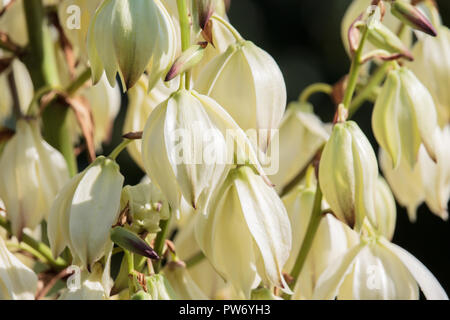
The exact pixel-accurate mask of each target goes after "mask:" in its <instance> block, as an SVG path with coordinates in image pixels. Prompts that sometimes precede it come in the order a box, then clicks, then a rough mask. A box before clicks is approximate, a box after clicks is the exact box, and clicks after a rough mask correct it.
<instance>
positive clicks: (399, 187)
mask: <svg viewBox="0 0 450 320" xmlns="http://www.w3.org/2000/svg"><path fill="white" fill-rule="evenodd" d="M379 163H380V167H381V170H382V171H383V174H384V177H385V178H386V180H387V182H388V183H389V186H390V187H391V189H392V192H393V193H394V195H395V198H396V199H397V201H398V202H399V204H400V205H402V206H403V207H406V209H407V212H408V216H409V220H410V221H411V222H415V221H416V219H417V207H418V206H419V205H420V204H421V203H422V202H423V201H424V200H425V191H424V188H423V183H422V176H421V171H420V166H419V165H417V166H415V167H414V169H411V168H410V166H409V165H408V164H407V163H406V161H405V160H404V159H403V158H402V159H401V160H400V164H399V165H398V167H397V168H394V166H393V164H392V160H391V158H390V157H389V154H388V153H387V152H386V151H384V150H383V149H380V153H379Z"/></svg>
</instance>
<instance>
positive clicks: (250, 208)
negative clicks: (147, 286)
mask: <svg viewBox="0 0 450 320" xmlns="http://www.w3.org/2000/svg"><path fill="white" fill-rule="evenodd" d="M236 235H238V236H236ZM196 238H197V242H198V244H199V246H200V248H201V249H202V251H203V253H204V254H205V256H206V257H207V258H208V259H209V261H210V262H211V264H212V265H213V266H214V268H215V269H216V270H217V272H218V273H219V274H220V275H221V276H222V277H223V278H224V279H225V280H226V281H227V282H229V283H230V284H231V285H232V286H233V287H234V289H235V291H236V292H237V293H238V294H239V296H241V297H243V298H246V299H248V298H250V295H251V291H252V289H254V288H255V287H256V285H257V284H258V283H259V279H261V281H263V283H264V284H265V285H267V286H268V287H270V286H276V287H278V288H280V289H282V290H283V291H285V292H286V293H290V289H289V287H288V285H287V284H286V282H285V279H284V277H283V275H282V270H283V267H284V265H285V263H286V261H287V259H288V257H289V253H290V250H291V226H290V223H289V217H288V215H287V212H286V209H285V208H284V205H283V202H282V201H281V200H280V198H279V197H278V195H277V194H276V192H275V190H274V189H273V188H271V187H269V186H268V185H267V184H266V183H265V182H264V180H263V178H262V177H260V176H259V175H256V174H255V173H254V172H253V170H252V169H251V168H249V167H247V166H243V167H240V168H237V169H235V170H233V171H231V172H230V174H229V176H228V177H227V179H226V181H225V182H224V184H223V185H222V187H221V188H220V190H219V191H218V192H217V196H216V197H215V198H214V200H213V201H212V203H211V206H210V210H208V213H207V215H199V218H198V221H197V226H196Z"/></svg>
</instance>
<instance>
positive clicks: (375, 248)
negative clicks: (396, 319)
mask: <svg viewBox="0 0 450 320" xmlns="http://www.w3.org/2000/svg"><path fill="white" fill-rule="evenodd" d="M419 286H420V289H421V290H422V292H423V293H424V295H425V297H426V298H427V299H429V300H448V297H447V295H446V293H445V291H444V289H442V287H441V285H440V284H439V282H438V281H437V280H436V278H435V277H434V276H433V275H432V274H431V272H430V271H429V270H428V269H427V268H426V267H425V266H424V265H423V264H422V263H421V262H420V261H419V260H417V259H416V258H415V257H414V256H413V255H411V254H410V253H409V252H407V251H406V250H404V249H402V248H400V247H398V246H396V245H395V244H392V243H390V242H389V241H387V240H386V239H385V238H383V237H378V238H369V239H364V238H363V239H361V242H360V243H359V244H356V245H354V246H353V247H351V248H349V249H348V250H347V251H346V252H345V253H344V254H342V255H341V256H340V257H338V258H337V259H335V260H334V262H333V263H332V264H330V266H329V267H328V268H327V269H326V270H325V271H324V272H323V273H322V275H321V276H320V278H319V280H318V281H317V286H316V289H315V291H314V295H313V299H334V298H335V297H336V296H338V299H342V300H349V299H351V300H417V299H419V290H418V287H419Z"/></svg>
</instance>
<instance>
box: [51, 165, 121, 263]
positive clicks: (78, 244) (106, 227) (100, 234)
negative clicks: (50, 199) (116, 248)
mask: <svg viewBox="0 0 450 320" xmlns="http://www.w3.org/2000/svg"><path fill="white" fill-rule="evenodd" d="M123 180H124V178H123V176H122V175H121V174H120V172H119V166H118V165H117V163H116V162H115V161H113V160H111V159H108V158H105V157H103V156H102V157H98V158H97V160H95V161H94V162H93V163H92V164H91V165H90V166H89V167H88V168H86V169H85V170H84V171H83V172H81V173H79V174H78V175H76V176H75V177H73V178H72V179H71V180H70V181H69V182H68V183H67V184H66V185H65V186H64V188H63V189H62V190H61V191H60V192H59V194H58V196H57V198H56V200H55V202H54V203H53V206H52V208H51V212H50V216H49V220H48V236H49V240H50V246H51V249H52V253H53V255H54V256H55V257H57V256H58V255H59V254H60V253H61V252H62V251H63V250H64V248H65V247H66V246H68V247H69V248H70V251H71V252H72V255H73V256H74V261H75V264H81V265H82V266H84V267H86V268H88V269H89V267H91V266H92V265H93V264H94V263H95V262H96V261H98V260H99V259H100V258H102V257H103V255H104V254H105V248H106V247H107V245H108V243H110V242H111V241H110V239H109V234H110V229H111V226H112V225H113V224H114V223H115V222H116V220H117V217H118V215H119V209H120V208H119V207H120V194H121V191H122V185H123Z"/></svg>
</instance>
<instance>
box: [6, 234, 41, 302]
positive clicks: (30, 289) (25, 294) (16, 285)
mask: <svg viewBox="0 0 450 320" xmlns="http://www.w3.org/2000/svg"><path fill="white" fill-rule="evenodd" d="M37 282H38V277H37V275H36V274H35V273H34V272H33V270H31V269H30V268H28V267H27V266H25V265H24V264H23V263H22V262H20V260H19V259H17V257H15V256H14V255H13V254H12V253H11V252H10V251H9V250H8V248H7V247H6V243H5V241H4V240H3V239H2V238H1V237H0V300H34V296H35V294H36V291H37Z"/></svg>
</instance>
